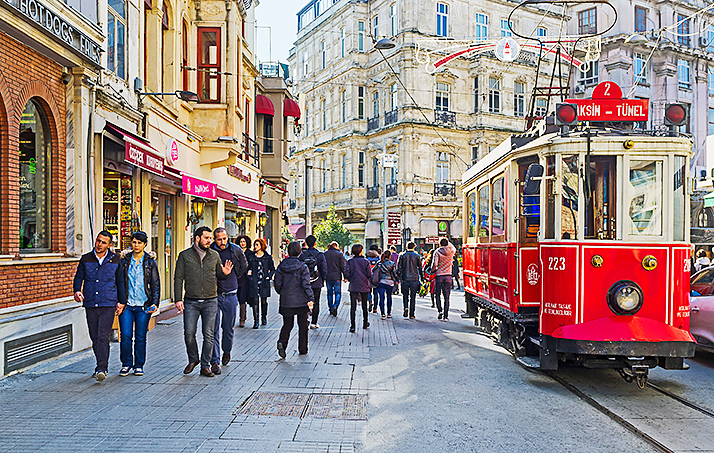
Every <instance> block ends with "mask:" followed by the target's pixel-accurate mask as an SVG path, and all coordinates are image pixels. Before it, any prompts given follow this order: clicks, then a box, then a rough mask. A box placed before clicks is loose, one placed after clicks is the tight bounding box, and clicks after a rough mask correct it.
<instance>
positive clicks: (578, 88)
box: [575, 85, 585, 94]
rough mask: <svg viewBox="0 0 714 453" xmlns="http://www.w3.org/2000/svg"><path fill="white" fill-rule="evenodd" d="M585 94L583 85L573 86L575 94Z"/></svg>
mask: <svg viewBox="0 0 714 453" xmlns="http://www.w3.org/2000/svg"><path fill="white" fill-rule="evenodd" d="M582 93H585V85H575V94H582Z"/></svg>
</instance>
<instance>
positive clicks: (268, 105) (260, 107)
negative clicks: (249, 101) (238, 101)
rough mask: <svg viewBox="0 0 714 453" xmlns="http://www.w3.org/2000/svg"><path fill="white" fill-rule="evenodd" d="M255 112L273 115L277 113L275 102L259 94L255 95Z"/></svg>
mask: <svg viewBox="0 0 714 453" xmlns="http://www.w3.org/2000/svg"><path fill="white" fill-rule="evenodd" d="M255 113H262V114H263V115H270V116H273V115H275V107H273V103H272V102H271V101H270V99H268V98H267V97H266V96H263V95H262V94H259V95H257V96H256V97H255Z"/></svg>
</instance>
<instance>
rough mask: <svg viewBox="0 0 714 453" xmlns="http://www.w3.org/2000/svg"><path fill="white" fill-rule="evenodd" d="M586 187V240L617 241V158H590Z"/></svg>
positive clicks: (584, 182)
mask: <svg viewBox="0 0 714 453" xmlns="http://www.w3.org/2000/svg"><path fill="white" fill-rule="evenodd" d="M589 160H590V164H589V166H588V167H589V172H588V175H587V178H586V179H585V181H583V186H584V187H585V194H586V197H585V204H586V210H585V238H587V239H615V193H616V192H615V157H610V156H597V157H590V159H589Z"/></svg>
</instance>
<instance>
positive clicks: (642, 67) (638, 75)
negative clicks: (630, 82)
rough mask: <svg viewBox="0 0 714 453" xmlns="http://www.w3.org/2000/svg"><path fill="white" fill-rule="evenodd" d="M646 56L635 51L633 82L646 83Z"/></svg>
mask: <svg viewBox="0 0 714 453" xmlns="http://www.w3.org/2000/svg"><path fill="white" fill-rule="evenodd" d="M646 61H647V56H645V55H642V54H641V53H637V52H635V81H634V82H635V83H636V84H637V83H642V84H647V65H646V64H645V63H646Z"/></svg>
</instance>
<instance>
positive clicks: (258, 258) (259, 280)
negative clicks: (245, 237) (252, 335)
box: [246, 238, 275, 329]
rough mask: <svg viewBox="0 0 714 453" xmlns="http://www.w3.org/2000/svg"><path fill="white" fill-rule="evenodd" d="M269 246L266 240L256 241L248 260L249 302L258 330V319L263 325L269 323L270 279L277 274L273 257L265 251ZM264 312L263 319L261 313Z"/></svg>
mask: <svg viewBox="0 0 714 453" xmlns="http://www.w3.org/2000/svg"><path fill="white" fill-rule="evenodd" d="M267 248H268V244H267V243H266V242H265V239H261V238H259V239H256V240H255V242H253V253H252V254H251V255H250V258H248V272H246V274H247V275H248V281H249V285H248V286H249V288H250V292H249V300H250V305H251V307H252V308H253V328H254V329H257V328H258V319H259V318H261V319H262V322H263V325H266V324H267V323H268V297H270V279H271V278H273V274H274V273H275V264H274V263H273V257H271V256H270V255H268V254H267V253H266V252H265V250H266V249H267ZM261 309H262V310H261ZM261 311H262V317H261V316H260V314H261V313H260V312H261Z"/></svg>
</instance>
